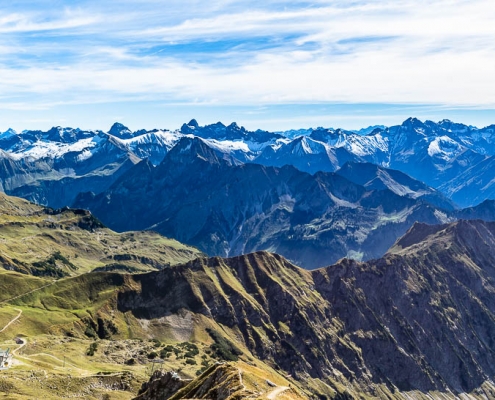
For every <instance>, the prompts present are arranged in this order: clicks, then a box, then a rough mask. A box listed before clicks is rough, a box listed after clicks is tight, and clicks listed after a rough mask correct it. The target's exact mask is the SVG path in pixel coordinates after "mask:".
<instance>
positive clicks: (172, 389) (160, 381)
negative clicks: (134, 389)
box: [136, 371, 189, 400]
mask: <svg viewBox="0 0 495 400" xmlns="http://www.w3.org/2000/svg"><path fill="white" fill-rule="evenodd" d="M188 383H189V381H184V380H182V379H181V378H180V377H179V375H177V373H175V372H161V371H155V372H154V373H153V375H152V376H151V378H150V380H149V382H145V383H143V386H141V389H140V390H139V393H138V396H137V397H136V400H154V399H163V400H166V399H169V398H170V397H172V396H173V395H174V394H175V393H177V392H178V391H179V390H180V389H182V388H183V387H184V386H186V385H187V384H188Z"/></svg>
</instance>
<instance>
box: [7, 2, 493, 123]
mask: <svg viewBox="0 0 495 400" xmlns="http://www.w3.org/2000/svg"><path fill="white" fill-rule="evenodd" d="M3 3H6V2H2V5H0V131H3V130H6V129H7V128H8V127H13V128H15V129H17V130H22V129H31V128H40V129H48V128H49V127H51V126H54V125H63V126H73V127H74V126H79V127H81V128H88V129H108V128H109V126H110V125H111V124H112V123H113V122H114V121H116V120H118V121H121V122H123V123H125V124H126V125H128V126H129V127H131V128H133V129H139V128H155V127H159V128H170V129H173V128H177V127H179V126H180V125H181V124H182V122H185V121H187V120H189V119H191V118H197V119H198V121H199V122H200V123H211V122H216V121H218V120H222V121H224V122H226V123H229V122H231V121H234V120H235V121H237V122H238V123H239V124H241V125H244V126H246V127H248V128H251V129H256V128H263V129H271V130H281V129H289V128H300V127H311V126H312V127H316V126H326V127H330V126H333V127H344V128H349V129H356V128H359V127H364V126H368V125H373V124H385V125H391V124H396V123H400V122H401V121H402V120H404V119H405V118H407V117H409V116H416V117H418V118H420V119H433V120H440V119H443V118H449V119H453V120H456V121H459V122H465V123H469V124H473V125H478V126H484V125H488V124H492V123H495V79H493V76H494V71H495V24H493V21H494V20H495V7H494V6H493V0H488V1H485V0H471V1H464V0H445V1H443V0H437V1H430V0H388V1H387V0H370V1H362V0H358V1H352V0H350V1H339V0H337V1H331V0H329V1H323V0H315V1H308V2H306V1H291V2H287V1H278V0H268V1H264V2H259V4H256V3H253V2H246V1H229V0H211V1H208V2H204V1H195V0H182V1H175V0H169V1H166V2H165V1H158V0H142V1H130V0H122V1H89V0H72V1H65V0H51V1H47V0H45V1H44V0H37V1H25V0H18V1H15V2H9V3H11V4H3ZM257 3H258V2H257Z"/></svg>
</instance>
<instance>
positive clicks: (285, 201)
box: [74, 138, 495, 268]
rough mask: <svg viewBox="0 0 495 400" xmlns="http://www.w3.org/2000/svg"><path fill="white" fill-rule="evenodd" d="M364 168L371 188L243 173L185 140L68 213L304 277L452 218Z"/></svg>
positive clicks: (432, 197)
mask: <svg viewBox="0 0 495 400" xmlns="http://www.w3.org/2000/svg"><path fill="white" fill-rule="evenodd" d="M353 165H354V164H353ZM358 166H359V164H358ZM366 166H367V168H369V171H368V172H367V176H366V178H367V181H366V182H361V183H354V182H352V180H353V179H354V180H356V176H361V177H364V176H365V174H364V173H360V172H359V171H360V170H359V169H358V171H357V172H356V173H353V172H352V171H351V168H352V167H351V164H349V165H348V166H347V167H346V168H344V169H343V170H342V173H341V174H340V173H323V172H318V173H316V174H314V175H310V174H308V173H305V172H302V171H299V170H297V169H296V168H294V167H292V166H285V167H282V168H275V167H265V166H261V165H256V164H239V163H238V161H237V159H235V158H234V157H228V156H227V155H226V154H225V153H222V152H220V151H218V150H217V149H215V148H214V147H210V146H209V144H208V142H207V141H206V140H204V139H199V138H183V139H182V140H181V141H180V142H179V143H178V144H177V145H176V146H175V147H174V148H173V149H172V150H171V151H170V152H169V153H168V154H167V155H166V157H165V159H164V160H163V162H162V163H161V164H160V165H159V166H158V167H156V168H154V167H153V166H152V165H151V164H150V163H147V162H146V161H143V162H141V163H139V164H138V165H136V166H135V167H134V168H133V169H132V170H130V171H129V172H128V173H126V174H125V175H123V176H121V177H120V178H119V179H118V180H117V181H116V182H115V183H114V184H113V185H112V186H111V187H110V189H108V190H106V191H105V192H103V193H100V194H93V193H86V194H82V195H80V196H79V197H78V198H77V201H76V202H75V204H74V205H75V206H77V207H87V208H89V209H90V210H91V211H92V212H93V213H94V214H95V215H97V216H98V217H99V218H101V219H102V221H103V222H104V223H105V224H107V225H108V226H109V227H111V228H112V229H116V230H133V229H153V230H156V231H158V232H160V233H162V234H164V235H166V236H170V237H174V238H176V239H177V240H179V241H182V242H184V243H187V244H191V245H194V246H197V247H199V248H200V249H201V250H202V251H204V252H206V253H208V254H210V255H221V256H232V255H237V254H244V253H248V252H251V251H256V250H270V251H275V252H278V253H280V254H282V255H284V256H286V257H287V258H289V259H291V260H293V261H294V262H296V263H298V264H299V265H302V266H304V267H305V268H315V267H318V266H322V265H324V263H329V262H334V261H336V260H338V259H339V258H341V257H345V256H350V257H355V258H363V259H370V258H374V257H379V256H381V255H382V254H383V253H384V252H385V251H386V250H387V249H388V247H390V246H391V245H392V243H393V242H394V241H395V240H396V239H397V238H398V237H399V236H401V235H402V234H403V233H404V232H405V231H406V230H407V229H409V227H410V226H411V225H412V224H413V223H414V222H415V221H423V222H428V223H443V222H447V221H452V220H454V219H455V218H456V215H455V212H454V211H453V208H454V207H453V204H452V203H451V202H450V201H449V200H448V199H446V198H445V197H444V196H443V195H442V194H440V193H439V192H437V191H436V190H434V189H432V188H429V187H427V186H426V185H424V184H422V183H421V182H417V181H415V180H414V179H412V178H410V177H408V176H406V175H404V174H403V173H400V172H397V171H390V170H387V169H385V168H381V167H380V168H378V167H375V166H372V165H369V164H366V165H365V167H366ZM359 168H361V166H359ZM344 175H347V177H348V178H349V179H351V180H349V179H348V178H347V177H344ZM373 176H375V177H374V178H373ZM367 186H368V187H367ZM494 215H495V212H494ZM475 216H476V213H474V214H473V216H472V217H475Z"/></svg>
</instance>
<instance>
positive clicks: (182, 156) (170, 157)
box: [162, 136, 236, 165]
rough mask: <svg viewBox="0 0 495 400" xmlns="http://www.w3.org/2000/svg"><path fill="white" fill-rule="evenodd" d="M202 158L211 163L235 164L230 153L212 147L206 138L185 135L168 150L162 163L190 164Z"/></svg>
mask: <svg viewBox="0 0 495 400" xmlns="http://www.w3.org/2000/svg"><path fill="white" fill-rule="evenodd" d="M198 160H201V161H202V162H207V163H209V164H223V163H226V164H228V165H232V164H235V163H236V162H234V160H233V158H232V157H231V156H230V155H229V154H228V153H222V152H221V151H219V150H218V149H214V148H213V147H211V146H210V145H209V144H208V143H207V142H206V141H205V140H204V139H202V138H199V137H197V136H195V137H183V138H181V139H180V141H179V142H178V143H177V144H176V145H175V146H174V147H173V148H172V149H171V150H170V151H169V152H168V154H167V155H166V156H165V158H164V159H163V161H162V164H164V165H165V164H170V163H174V164H184V165H187V164H190V163H193V162H195V161H198Z"/></svg>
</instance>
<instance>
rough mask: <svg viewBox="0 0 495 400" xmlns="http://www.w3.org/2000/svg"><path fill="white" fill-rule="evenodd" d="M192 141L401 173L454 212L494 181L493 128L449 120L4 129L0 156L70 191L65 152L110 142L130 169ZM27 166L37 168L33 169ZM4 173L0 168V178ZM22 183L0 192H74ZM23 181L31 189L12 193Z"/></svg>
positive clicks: (81, 153)
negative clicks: (352, 127) (352, 126)
mask: <svg viewBox="0 0 495 400" xmlns="http://www.w3.org/2000/svg"><path fill="white" fill-rule="evenodd" d="M192 136H196V137H201V138H202V139H205V140H206V142H207V143H208V144H209V145H210V146H211V147H215V148H216V149H217V150H219V151H221V152H223V153H224V154H226V155H227V156H230V157H233V158H234V159H236V160H237V161H238V162H239V163H257V164H262V165H266V166H277V167H282V166H284V165H293V166H295V167H296V168H298V169H300V170H302V171H306V172H309V173H312V174H314V173H316V172H318V171H324V172H334V171H336V170H338V169H339V168H341V167H342V166H343V165H344V164H345V163H346V162H368V163H373V164H376V165H379V166H381V167H386V168H391V169H396V170H399V171H402V172H404V173H406V174H408V175H410V176H411V177H413V178H416V179H418V180H420V181H422V182H424V183H426V184H427V185H429V186H432V187H434V188H437V189H439V190H440V191H442V193H444V194H445V195H446V196H448V197H449V198H451V199H452V200H453V201H454V202H455V203H457V204H458V205H459V206H462V207H466V206H473V205H476V204H478V203H480V202H481V201H483V200H485V199H488V198H494V197H495V183H494V182H495V181H493V180H492V179H491V175H490V165H491V164H492V163H493V162H494V161H493V160H494V159H495V125H490V126H488V127H485V128H476V127H473V126H468V125H463V124H458V123H454V122H452V121H449V120H443V121H440V122H438V123H435V122H432V121H425V122H421V121H419V120H418V119H416V118H409V119H407V120H406V121H404V122H403V123H402V124H401V125H397V126H392V127H383V126H381V125H377V126H372V127H369V128H364V129H362V130H359V131H349V130H343V129H332V128H330V129H326V128H316V129H307V130H292V131H287V132H278V133H272V132H268V131H263V130H256V131H249V130H247V129H245V128H244V127H239V126H238V125H237V124H236V123H235V122H234V123H231V124H230V125H224V124H222V123H221V122H218V123H215V124H211V125H206V126H200V125H199V124H198V122H197V121H196V120H194V119H193V120H191V121H190V122H189V123H187V124H183V125H182V127H181V128H180V129H178V130H175V131H170V130H159V129H153V130H144V129H141V130H138V131H134V132H133V131H131V130H130V129H129V128H127V127H126V126H124V125H123V124H121V123H115V124H114V125H113V126H112V127H111V128H110V130H109V131H108V133H104V132H102V131H84V130H81V129H79V128H77V129H73V128H61V127H54V128H52V129H50V130H49V131H47V132H43V131H23V132H21V133H16V132H15V131H13V130H8V131H6V132H4V133H2V134H1V135H0V150H3V151H4V152H5V154H4V153H2V155H3V157H4V158H6V157H7V158H8V157H11V158H13V159H14V160H22V162H23V163H24V165H23V167H22V168H18V167H16V166H15V165H12V167H11V169H13V170H14V175H17V174H20V175H23V174H31V175H33V174H34V177H33V180H34V181H40V180H49V181H51V183H50V187H54V186H57V184H56V183H53V181H58V180H60V179H61V178H68V179H69V180H70V181H71V182H77V184H74V185H73V188H72V189H71V191H77V190H78V187H82V186H84V185H88V184H89V185H90V186H91V184H90V182H88V181H85V182H84V185H82V184H79V181H78V180H74V179H75V178H80V177H82V176H83V175H85V174H81V173H80V172H78V171H77V170H76V169H75V168H74V162H69V163H67V155H68V154H71V155H73V158H74V159H75V160H76V161H77V163H78V164H84V163H87V162H89V161H88V160H89V159H90V158H91V157H92V156H93V154H95V153H98V152H99V151H100V150H99V149H100V147H101V146H104V144H105V143H108V142H111V141H112V140H113V144H114V146H116V147H118V148H121V149H122V151H124V152H126V153H129V156H128V157H130V158H133V156H135V158H134V161H132V162H133V163H134V164H135V163H136V161H137V160H139V159H144V158H148V159H149V160H150V161H151V163H152V164H153V165H158V164H160V162H161V161H162V160H163V158H164V157H165V155H166V154H167V153H168V152H169V151H170V149H171V148H172V147H174V146H175V145H176V144H177V143H178V142H179V141H180V140H181V138H183V137H192ZM130 154H132V156H131V155H130ZM54 160H55V161H54ZM57 160H60V162H59V163H58V162H57ZM33 162H35V163H38V164H39V163H42V164H43V166H42V167H40V166H39V165H36V166H33V165H31V163H33ZM64 164H67V165H64ZM40 168H41V169H42V170H46V169H49V170H50V172H53V170H55V171H56V172H57V174H56V176H53V177H50V174H49V173H47V172H44V173H42V174H41V175H40V174H39V173H37V172H36V171H38V170H39V169H40ZM73 169H74V171H73ZM83 169H84V168H83ZM85 169H86V170H89V169H92V170H93V171H94V173H93V174H92V175H100V176H101V173H100V172H98V171H97V169H96V168H95V167H94V166H91V165H90V166H88V167H85ZM109 169H110V170H111V169H112V168H109ZM109 169H108V168H107V169H105V171H106V172H105V173H104V175H105V176H106V178H105V180H104V181H105V182H104V183H102V184H100V185H98V186H97V187H95V190H96V191H102V190H104V189H105V188H108V187H109V186H110V185H111V184H112V183H113V182H114V181H115V178H116V177H118V176H119V175H118V174H116V175H115V176H114V175H113V173H111V172H109ZM17 171H18V172H17ZM33 171H34V172H33ZM121 172H124V170H123V169H122V170H121ZM5 175H6V173H5V172H3V171H1V170H0V179H2V181H4V180H5ZM97 179H99V178H97ZM24 181H25V180H23V179H20V183H19V184H15V185H14V186H11V185H10V186H9V183H8V182H7V183H5V182H3V187H4V190H6V191H7V192H8V193H11V194H15V195H21V196H24V197H26V198H30V199H32V200H35V201H38V202H43V204H46V205H52V206H60V205H63V204H61V203H62V202H64V201H65V202H66V203H67V204H69V203H70V201H71V200H72V199H73V198H75V195H74V196H71V197H72V198H69V197H65V198H61V200H60V201H61V203H60V204H52V203H51V201H53V200H52V199H50V198H49V197H50V196H48V195H46V193H43V194H39V193H38V194H37V195H32V194H30V193H32V192H33V191H39V190H43V189H39V188H36V185H35V184H33V183H25V182H24ZM492 181H493V182H492ZM26 184H27V186H29V187H30V188H31V189H27V188H23V189H19V190H18V191H17V192H14V191H13V190H14V189H17V188H19V187H20V186H26ZM33 185H34V186H35V188H33ZM59 191H60V190H59ZM76 195H77V193H76ZM29 196H32V197H29Z"/></svg>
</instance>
